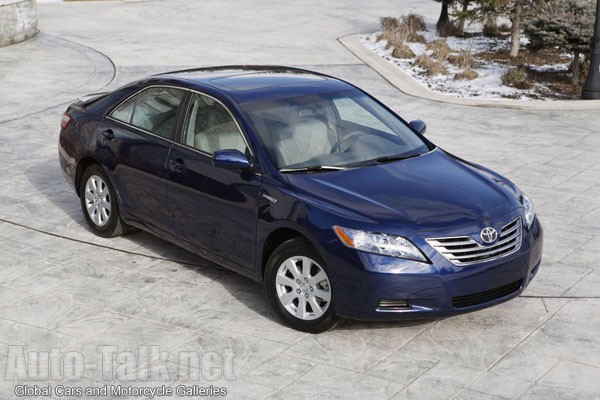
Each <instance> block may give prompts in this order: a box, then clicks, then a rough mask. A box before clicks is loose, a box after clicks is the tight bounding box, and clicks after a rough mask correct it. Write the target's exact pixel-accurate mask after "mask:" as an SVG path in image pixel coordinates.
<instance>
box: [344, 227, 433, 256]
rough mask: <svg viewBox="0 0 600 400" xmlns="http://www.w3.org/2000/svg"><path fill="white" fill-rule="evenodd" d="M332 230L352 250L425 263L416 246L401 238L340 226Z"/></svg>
mask: <svg viewBox="0 0 600 400" xmlns="http://www.w3.org/2000/svg"><path fill="white" fill-rule="evenodd" d="M333 230H334V232H335V233H336V234H337V236H338V237H339V238H340V240H341V241H342V243H344V244H345V245H346V246H348V247H350V248H352V249H356V250H361V251H366V252H368V253H375V254H382V255H384V256H392V257H399V258H406V259H409V260H415V261H421V262H427V259H426V258H425V256H423V254H422V253H421V251H420V250H419V249H418V248H417V246H415V245H414V244H412V243H411V242H410V241H409V240H408V239H405V238H403V237H402V236H394V235H386V234H383V233H370V232H364V231H356V230H354V229H348V228H342V227H341V226H334V227H333Z"/></svg>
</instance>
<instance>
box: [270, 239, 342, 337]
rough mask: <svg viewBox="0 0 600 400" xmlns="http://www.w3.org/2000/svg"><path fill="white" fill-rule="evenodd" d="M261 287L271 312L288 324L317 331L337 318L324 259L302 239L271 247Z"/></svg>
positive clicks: (329, 325)
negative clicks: (263, 287) (263, 286)
mask: <svg viewBox="0 0 600 400" xmlns="http://www.w3.org/2000/svg"><path fill="white" fill-rule="evenodd" d="M265 291H266V294H267V299H268V301H269V303H270V305H271V307H272V308H273V310H274V311H275V313H276V314H277V315H278V316H279V317H280V318H281V319H282V320H283V321H284V322H285V323H286V325H288V326H290V327H291V328H294V329H297V330H300V331H304V332H311V333H318V332H323V331H326V330H328V329H331V328H333V327H334V326H335V325H336V323H337V321H338V318H337V316H336V315H335V311H334V308H333V296H332V287H331V281H330V278H329V275H328V274H327V269H326V266H325V263H324V262H323V260H322V259H321V257H320V256H319V254H318V253H317V252H316V251H315V249H314V248H313V247H312V246H311V245H310V244H309V243H308V242H307V241H305V240H301V239H292V240H290V241H287V242H285V243H283V244H282V245H280V246H279V247H278V248H277V249H275V251H274V252H273V254H272V255H271V257H269V261H268V262H267V267H266V270H265Z"/></svg>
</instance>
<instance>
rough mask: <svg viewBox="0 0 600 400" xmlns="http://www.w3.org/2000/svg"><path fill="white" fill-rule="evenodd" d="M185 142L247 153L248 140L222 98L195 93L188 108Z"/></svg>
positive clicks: (203, 148)
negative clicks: (219, 99) (218, 99)
mask: <svg viewBox="0 0 600 400" xmlns="http://www.w3.org/2000/svg"><path fill="white" fill-rule="evenodd" d="M186 121H187V124H186V127H185V134H184V138H183V140H184V143H185V144H186V145H188V146H190V147H194V148H196V149H198V150H201V151H204V152H206V153H209V154H213V153H214V152H215V151H217V150H226V149H227V150H229V149H235V150H239V151H241V152H242V153H246V150H247V147H246V142H244V138H243V136H242V133H241V132H240V130H239V129H238V127H237V124H236V123H235V121H234V120H233V118H232V117H231V115H230V114H229V112H228V111H227V110H226V109H225V107H223V106H222V105H221V104H220V103H219V102H217V101H215V100H213V99H212V98H210V97H208V96H203V95H201V94H197V93H195V94H194V95H193V97H192V101H191V105H190V108H189V110H188V115H187V119H186Z"/></svg>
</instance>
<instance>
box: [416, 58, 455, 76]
mask: <svg viewBox="0 0 600 400" xmlns="http://www.w3.org/2000/svg"><path fill="white" fill-rule="evenodd" d="M413 65H416V66H417V67H420V68H423V69H424V70H425V73H426V74H427V75H448V73H449V72H448V68H446V66H445V65H444V63H442V62H439V61H435V60H433V59H432V58H431V57H429V56H428V55H427V54H424V53H423V54H421V55H420V56H419V57H417V59H416V60H415V61H414V63H413Z"/></svg>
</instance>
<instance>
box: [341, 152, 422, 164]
mask: <svg viewBox="0 0 600 400" xmlns="http://www.w3.org/2000/svg"><path fill="white" fill-rule="evenodd" d="M420 155H421V154H419V153H415V154H395V155H391V156H381V157H377V158H373V159H370V160H365V161H360V162H357V163H354V164H350V165H348V167H364V166H369V165H376V164H385V163H388V162H393V161H400V160H406V159H408V158H413V157H418V156H420Z"/></svg>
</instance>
